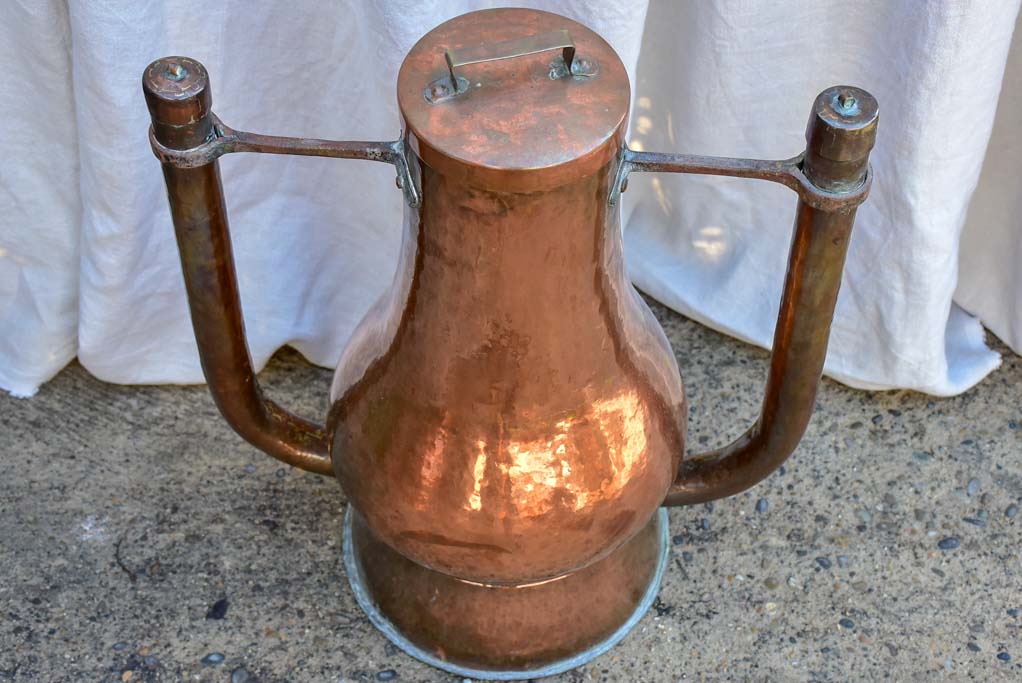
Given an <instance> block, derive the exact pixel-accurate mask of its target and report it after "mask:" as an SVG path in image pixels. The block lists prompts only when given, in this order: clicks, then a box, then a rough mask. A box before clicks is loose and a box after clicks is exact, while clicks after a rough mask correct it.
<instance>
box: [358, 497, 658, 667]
mask: <svg viewBox="0 0 1022 683" xmlns="http://www.w3.org/2000/svg"><path fill="white" fill-rule="evenodd" d="M355 514H356V513H355V511H354V508H353V507H352V506H351V505H350V504H349V505H348V510H347V513H346V514H345V518H344V543H343V556H344V569H345V571H346V572H347V574H348V582H349V584H350V585H351V591H352V593H354V595H355V600H356V601H357V602H358V604H359V606H360V607H361V608H362V611H363V612H365V613H366V616H368V617H369V621H370V622H372V624H373V626H375V627H376V628H377V629H378V630H379V631H380V632H381V633H383V635H384V636H386V637H387V639H388V640H390V642H392V643H393V644H394V645H396V646H397V647H398V648H400V649H401V650H403V651H404V652H405V653H407V654H408V655H411V656H412V657H414V658H415V659H417V660H419V661H420V662H423V663H425V664H428V665H430V666H432V667H435V668H437V669H441V670H443V671H446V672H448V673H452V674H455V675H458V676H465V677H468V678H474V679H478V680H489V681H517V680H526V679H530V678H542V677H544V676H553V675H556V674H559V673H564V672H565V671H570V670H571V669H575V668H578V667H580V666H583V665H584V664H587V663H589V662H590V661H592V660H593V659H595V658H597V657H599V656H600V655H602V654H603V653H605V652H607V651H608V650H609V649H611V648H612V647H614V646H615V645H617V644H618V643H619V642H621V640H623V639H624V637H625V636H627V635H628V633H629V632H630V631H631V630H632V629H633V628H635V626H636V624H638V623H639V620H641V619H642V617H643V616H645V614H646V612H648V611H649V608H650V607H651V606H652V605H653V602H654V601H655V600H656V596H657V594H658V593H659V592H660V583H661V582H662V580H663V576H664V571H665V569H666V567H667V559H668V546H669V544H668V522H667V510H666V509H664V508H660V509H659V510H658V511H657V514H656V537H657V540H658V542H659V549H658V552H657V564H656V569H655V571H654V572H653V577H652V579H651V580H650V582H649V585H648V586H647V587H646V591H645V593H644V594H643V596H642V598H641V600H639V602H638V603H637V605H636V607H635V610H634V611H633V612H632V613H631V615H630V616H629V617H628V619H627V620H626V621H625V622H624V623H623V624H621V626H619V627H618V628H617V630H616V631H614V632H613V633H612V634H611V635H610V636H609V637H607V638H605V639H604V640H602V641H600V642H598V643H596V644H595V645H592V646H590V647H588V648H587V649H585V650H583V651H581V652H579V653H578V654H575V655H573V656H571V657H567V658H564V659H560V660H557V661H554V662H551V663H549V664H546V665H544V666H541V667H538V668H533V669H514V670H511V669H508V670H493V669H474V668H471V667H465V666H460V665H458V664H454V663H452V662H449V661H445V660H443V659H440V658H438V657H437V656H435V655H433V654H432V653H430V652H427V651H426V650H424V649H422V648H421V647H419V646H418V645H416V644H415V643H413V642H412V641H411V640H409V639H408V638H407V637H406V636H405V635H404V634H403V633H401V631H400V630H399V629H398V628H397V626H396V625H395V624H394V623H392V622H391V620H390V619H388V618H387V616H386V615H384V614H383V612H382V611H381V610H380V608H379V607H378V606H377V605H376V603H375V602H374V600H373V598H372V596H371V594H370V591H369V588H368V584H367V583H366V580H365V577H364V576H363V573H362V566H361V563H360V562H359V561H358V557H357V556H356V552H355V542H354V538H353V537H354V534H353V526H354V518H355Z"/></svg>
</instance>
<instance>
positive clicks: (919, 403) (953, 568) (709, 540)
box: [0, 307, 1022, 683]
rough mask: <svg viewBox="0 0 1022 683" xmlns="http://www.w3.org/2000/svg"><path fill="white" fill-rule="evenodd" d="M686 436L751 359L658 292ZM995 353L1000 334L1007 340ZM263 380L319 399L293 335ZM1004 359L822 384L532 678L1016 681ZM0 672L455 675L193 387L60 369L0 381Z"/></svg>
mask: <svg viewBox="0 0 1022 683" xmlns="http://www.w3.org/2000/svg"><path fill="white" fill-rule="evenodd" d="M656 313H657V315H658V316H659V317H660V319H661V321H663V323H664V325H665V327H666V328H667V330H668V333H669V336H670V337H671V340H672V342H673V343H674V345H675V348H676V349H678V350H679V357H678V360H679V363H680V365H681V368H682V372H683V374H684V375H685V378H686V381H687V385H688V387H689V393H690V399H691V403H692V406H693V408H692V416H691V417H692V428H691V433H692V445H693V447H698V448H704V447H709V446H711V445H715V444H721V443H723V442H725V441H727V440H730V439H731V438H732V437H733V436H735V435H737V434H738V433H739V432H740V431H741V430H742V429H744V427H745V425H747V424H748V423H749V422H750V421H751V420H752V419H753V417H754V416H755V414H756V410H757V404H758V398H759V393H760V391H761V388H762V384H763V379H764V373H765V368H766V360H767V354H766V353H765V352H763V351H761V350H758V349H754V348H751V347H749V346H746V345H743V344H741V343H740V342H736V341H734V340H731V339H728V338H726V337H723V336H721V335H718V334H716V333H714V332H711V331H709V330H707V329H705V328H703V327H701V326H699V325H697V324H695V323H692V322H689V321H687V320H685V319H683V318H681V317H680V316H678V315H675V314H673V313H669V312H667V311H665V310H664V309H662V308H660V307H656ZM1003 350H1004V349H1002V351H1003ZM262 379H263V381H264V382H265V385H266V387H267V389H268V393H269V394H270V395H272V396H274V397H276V398H278V399H279V400H280V401H281V402H282V403H283V404H284V405H285V406H289V407H291V408H293V409H294V410H296V411H298V412H300V413H302V414H305V415H309V416H316V415H323V414H325V411H326V398H325V396H326V393H327V386H328V382H329V372H328V371H326V370H322V369H318V368H313V367H310V366H309V365H307V364H306V363H304V362H303V361H302V360H301V359H300V357H298V356H297V354H295V353H293V352H282V353H280V354H278V355H277V357H276V358H275V359H274V361H273V362H272V363H271V365H270V367H269V368H268V369H267V370H266V371H265V372H264V373H263V374H262ZM1020 387H1022V359H1020V358H1019V357H1017V356H1014V355H1010V353H1007V354H1006V355H1005V362H1004V365H1003V367H1002V368H1001V369H999V370H998V371H996V372H995V373H994V374H993V375H992V376H991V377H989V378H988V379H987V380H986V381H984V382H983V383H982V384H981V385H980V386H979V387H978V388H976V389H974V390H972V391H970V392H968V393H967V394H965V395H964V396H960V397H957V398H954V399H945V400H939V399H932V398H929V397H926V396H922V395H919V394H914V393H910V392H897V393H866V392H860V391H853V390H851V389H847V388H845V387H843V386H840V385H838V384H835V383H833V382H829V381H826V382H824V384H823V387H822V390H821V392H820V400H819V407H818V410H817V412H816V415H815V417H814V419H813V422H812V425H811V426H810V428H809V432H808V434H807V435H806V438H805V440H804V441H803V443H802V445H801V447H800V448H799V449H798V451H797V452H796V453H795V455H794V456H793V458H792V459H791V460H790V461H789V463H788V465H787V467H786V468H785V470H784V471H783V472H779V473H777V474H774V475H773V476H772V477H770V478H769V479H768V480H767V481H765V482H764V483H762V484H761V485H759V486H758V487H756V488H755V489H753V490H752V491H750V492H747V493H745V494H741V495H739V496H737V497H735V498H732V499H729V500H725V501H720V502H718V503H716V504H715V505H713V506H712V507H710V506H697V507H693V508H686V509H678V510H672V511H671V529H672V535H673V544H672V547H671V564H670V569H669V571H668V573H667V577H666V579H665V581H664V586H663V591H662V594H661V596H660V599H659V601H658V602H657V603H656V605H655V608H654V609H653V610H651V611H650V612H649V613H648V614H647V615H646V616H645V618H644V619H643V620H642V622H641V623H640V624H639V626H638V628H637V629H636V630H635V631H634V632H633V633H632V634H631V635H630V636H628V638H627V639H625V641H624V642H623V643H622V644H620V645H619V646H618V647H617V648H615V649H614V650H612V651H611V652H610V653H609V654H606V655H604V656H603V657H600V658H599V659H597V660H595V661H593V662H592V663H591V664H589V665H587V666H586V667H584V668H583V669H580V670H576V671H572V672H569V673H567V674H564V675H562V676H559V677H554V678H552V679H549V680H551V681H558V682H566V681H573V682H574V681H591V680H592V681H597V680H598V681H679V680H693V681H702V680H707V681H725V680H726V681H730V680H751V681H761V680H770V681H788V680H792V681H847V680H857V681H859V680H892V681H936V680H951V681H962V680H977V681H1009V680H1016V681H1017V680H1022V629H1020V626H1022V612H1020V610H1022V560H1020V548H1022V516H1017V515H1015V513H1016V512H1017V509H1018V508H1017V507H1016V506H1018V505H1019V504H1020V499H1022V461H1020V458H1019V454H1020V452H1022V390H1020ZM0 457H2V463H3V475H2V477H0V615H2V621H0V681H3V680H15V681H22V680H25V681H28V680H33V681H35V680H38V681H101V680H102V681H176V680H201V681H233V682H234V683H238V682H240V681H255V680H258V681H264V682H268V681H386V680H394V681H456V680H458V679H457V678H455V677H451V676H448V675H445V674H443V673H440V672H438V671H435V670H432V669H430V668H428V667H426V666H424V665H422V664H419V663H418V662H416V661H414V660H412V659H410V658H409V657H407V656H406V655H404V654H403V653H401V652H399V651H397V650H396V649H395V648H394V647H393V646H391V645H389V644H388V642H387V641H386V640H384V638H383V637H382V636H381V635H379V634H378V633H377V632H376V631H375V630H374V629H373V628H372V626H370V624H369V622H368V621H367V620H366V618H365V617H364V616H363V615H362V613H361V612H360V611H359V609H358V607H357V606H356V604H355V601H354V598H353V597H352V594H351V592H350V590H349V589H348V585H347V583H346V580H345V577H344V573H343V570H342V568H341V563H340V557H339V554H340V546H341V520H342V513H343V510H344V505H345V499H344V495H343V494H342V492H341V491H340V489H339V487H338V486H337V485H336V484H334V483H333V482H332V481H329V480H327V479H323V478H320V477H317V476H314V475H308V474H303V473H301V472H299V471H297V470H293V469H290V468H288V467H283V466H281V465H279V464H278V463H277V462H275V461H273V460H271V459H269V458H267V457H265V456H263V455H261V454H259V453H258V452H256V450H255V449H254V448H252V447H250V446H248V445H246V444H244V443H243V442H242V441H241V439H240V438H239V437H237V436H235V435H234V433H233V432H231V431H230V429H229V428H228V427H227V425H226V424H225V423H224V422H223V421H222V420H221V419H220V418H219V416H218V414H217V412H216V409H215V408H214V407H213V404H212V402H211V400H210V398H209V396H208V395H207V393H206V390H205V389H204V388H203V387H171V386H164V387H122V386H112V385H108V384H103V383H101V382H99V381H97V380H95V379H93V378H92V377H90V376H89V375H88V374H86V373H85V372H84V371H83V370H82V369H81V367H79V366H78V365H72V366H70V367H68V368H67V369H66V370H65V371H63V372H62V373H61V374H60V375H59V376H58V377H57V378H56V379H55V380H54V381H52V382H50V383H49V384H47V385H46V386H45V387H43V389H42V390H41V391H40V393H39V395H38V396H36V397H35V398H33V399H29V400H19V399H13V398H10V397H9V396H6V395H4V396H0Z"/></svg>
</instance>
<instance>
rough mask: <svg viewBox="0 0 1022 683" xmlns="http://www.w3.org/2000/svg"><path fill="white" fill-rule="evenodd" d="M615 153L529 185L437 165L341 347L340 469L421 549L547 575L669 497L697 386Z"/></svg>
mask: <svg viewBox="0 0 1022 683" xmlns="http://www.w3.org/2000/svg"><path fill="white" fill-rule="evenodd" d="M614 170H615V169H614V165H613V164H611V165H608V166H607V167H605V168H604V169H603V170H601V172H600V173H598V174H596V175H593V176H590V177H588V178H585V179H583V180H581V181H579V182H577V183H573V184H570V185H564V186H562V187H559V188H557V189H554V190H550V191H548V192H542V193H528V194H513V193H506V192H503V193H498V192H492V191H487V190H479V189H475V188H472V187H467V186H465V185H463V184H461V183H459V182H455V181H452V180H451V179H450V178H448V177H446V176H444V175H440V174H439V173H436V172H434V171H432V170H431V169H429V168H428V167H424V168H423V174H422V183H423V185H422V190H423V197H424V201H423V205H422V209H421V211H420V212H419V213H418V214H416V213H414V212H409V213H408V214H407V217H406V221H405V237H404V246H403V249H402V258H401V263H400V265H399V266H398V276H397V278H396V283H395V285H394V287H393V288H392V290H391V292H390V293H389V294H388V295H387V297H386V298H385V299H384V301H383V302H382V303H381V304H379V305H378V306H377V307H376V308H374V310H373V311H372V312H371V313H370V315H369V316H368V317H367V318H366V320H365V321H364V322H363V324H362V325H361V326H360V329H359V330H358V331H357V332H356V333H355V335H354V338H353V340H352V342H351V343H350V344H349V346H348V348H347V350H346V351H345V352H344V354H343V355H342V357H341V361H340V364H339V366H338V370H337V377H336V380H335V384H334V387H333V391H332V393H331V398H332V400H333V401H334V407H333V410H332V411H331V416H330V422H329V430H330V431H331V433H332V434H333V444H334V448H335V449H336V452H337V453H339V454H343V456H342V457H338V458H336V459H335V461H334V466H335V469H336V471H337V475H338V479H339V480H340V481H341V485H342V486H343V487H344V489H345V490H346V491H347V492H348V495H349V497H350V499H351V501H352V502H353V503H354V504H355V506H356V507H357V508H358V509H359V511H360V512H361V513H362V514H363V515H364V516H365V518H366V520H367V522H368V523H369V525H370V526H371V527H372V528H373V530H374V532H375V533H376V534H378V535H379V537H380V538H382V539H383V540H384V541H385V542H387V543H388V544H390V545H391V546H392V547H394V548H395V549H397V550H398V551H400V552H401V553H403V554H405V555H407V556H408V557H410V558H412V559H413V560H416V561H417V562H420V563H422V564H424V565H426V566H428V567H431V568H433V569H436V570H439V571H444V572H447V573H450V574H453V575H455V576H460V577H462V578H466V579H473V580H476V581H490V582H494V581H500V582H520V581H535V580H539V579H544V578H548V577H551V576H555V575H558V574H562V573H564V572H568V571H571V570H574V569H577V568H579V567H582V566H585V565H586V564H588V563H590V562H592V561H593V560H595V559H597V558H599V557H601V556H603V555H606V554H607V553H608V552H610V551H611V550H613V549H614V548H615V547H617V546H618V545H620V544H621V543H623V542H624V541H626V540H627V539H628V538H629V537H630V536H631V535H632V534H634V533H635V532H636V531H637V530H638V529H640V528H641V527H642V526H643V525H644V524H646V522H647V521H648V520H649V518H650V516H651V515H652V514H653V512H654V511H655V510H656V508H657V507H658V506H659V505H660V504H661V502H662V501H663V498H664V495H665V494H666V492H667V487H668V486H669V485H670V483H671V480H672V479H673V478H674V474H673V473H674V472H675V471H676V469H677V465H678V462H679V459H680V457H681V453H682V449H683V443H684V424H685V408H684V396H683V393H682V388H681V382H680V380H679V378H678V371H677V366H676V363H675V360H674V355H673V353H672V352H671V349H670V346H669V344H668V343H667V339H666V338H665V337H664V335H663V332H662V330H661V329H660V327H659V325H658V324H657V323H656V320H655V319H654V318H653V315H652V314H651V313H650V312H649V309H648V308H647V307H646V305H645V303H644V302H643V301H642V300H641V299H640V298H639V296H638V295H637V294H636V292H635V290H634V288H632V286H631V284H630V283H629V282H628V279H627V277H626V275H625V272H624V266H623V260H622V243H621V231H620V229H619V227H618V225H617V212H612V211H610V210H609V207H608V203H607V194H608V192H609V189H610V180H611V178H613V177H614V173H613V171H614ZM551 292H557V296H551V295H550V293H551Z"/></svg>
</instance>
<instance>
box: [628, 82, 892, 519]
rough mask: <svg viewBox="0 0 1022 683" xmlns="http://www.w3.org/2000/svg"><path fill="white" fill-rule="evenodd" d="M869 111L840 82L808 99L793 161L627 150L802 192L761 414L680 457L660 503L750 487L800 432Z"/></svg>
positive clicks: (812, 395)
mask: <svg viewBox="0 0 1022 683" xmlns="http://www.w3.org/2000/svg"><path fill="white" fill-rule="evenodd" d="M877 117H878V106H877V102H876V100H875V99H874V98H873V96H872V95H870V94H869V93H868V92H866V91H864V90H860V89H858V88H851V87H845V86H840V87H834V88H829V89H827V90H825V91H823V92H822V93H821V94H820V95H819V96H818V97H817V98H816V101H815V103H814V105H813V111H812V115H811V117H810V119H809V125H808V128H807V130H806V140H807V147H806V151H805V154H804V155H803V156H802V157H801V158H799V159H796V160H793V161H794V162H796V163H789V162H745V163H735V162H736V161H737V160H722V159H716V160H713V159H705V158H694V157H683V156H681V155H678V156H677V158H675V159H673V160H672V159H671V155H664V154H659V155H655V154H651V155H647V156H640V154H639V153H632V156H630V157H629V160H628V163H631V164H635V166H634V167H632V168H631V169H630V170H660V171H677V172H697V173H716V174H721V175H738V176H745V177H756V178H763V179H767V180H774V181H777V182H782V183H784V184H787V185H790V186H792V187H794V188H795V189H797V190H798V191H799V195H800V200H799V204H798V210H797V213H796V218H795V230H794V236H793V238H792V243H791V251H790V253H789V257H788V271H787V275H786V276H785V281H784V291H783V295H782V297H781V304H780V309H779V311H778V314H777V325H776V328H775V331H774V342H773V352H772V355H771V358H770V373H769V376H768V378H767V384H766V391H765V396H764V398H763V404H762V409H761V412H760V415H759V419H758V420H757V421H756V423H755V424H754V425H753V426H752V428H751V429H749V430H748V431H747V432H746V433H745V434H743V435H742V436H741V437H739V438H738V439H737V440H735V441H734V442H733V443H731V444H730V445H728V446H725V447H724V448H721V449H718V450H715V451H711V452H708V453H700V454H697V455H693V456H689V457H685V458H683V459H682V462H681V466H680V468H679V471H678V474H677V478H676V479H675V482H674V484H673V485H672V486H671V489H670V491H669V493H668V495H667V498H666V500H665V501H664V504H665V505H670V506H673V505H690V504H693V503H701V502H706V501H710V500H716V499H717V498H723V497H725V496H730V495H733V494H735V493H738V492H740V491H743V490H745V489H747V488H749V487H750V486H753V485H754V484H756V483H758V482H759V481H761V480H762V479H764V478H765V477H766V476H767V475H769V474H770V473H771V472H773V471H774V470H775V469H777V468H778V467H780V465H781V464H782V463H783V462H784V461H785V460H786V459H787V457H788V456H789V455H790V454H791V453H792V451H794V449H795V447H796V446H797V445H798V442H799V441H800V440H801V438H802V435H803V434H804V433H805V429H806V427H807V425H808V424H809V419H810V416H811V415H812V411H813V407H814V405H815V401H816V390H817V386H818V384H819V381H820V377H821V375H822V372H823V364H824V360H825V359H826V356H827V341H828V339H829V336H830V325H831V320H832V319H833V316H834V306H835V304H836V302H837V295H838V290H839V289H840V286H841V272H842V270H843V267H844V262H845V255H846V253H847V249H848V241H849V237H850V235H851V231H852V225H853V223H854V221H855V210H856V207H857V206H858V204H860V203H861V202H862V201H863V200H864V199H865V198H866V194H867V193H868V191H869V183H870V180H871V178H870V176H869V152H870V150H871V149H872V147H873V143H874V141H875V139H876V126H877V120H878V118H877ZM694 160H695V161H694ZM644 165H645V166H646V167H645V168H644V167H643V166H644ZM795 174H799V175H802V178H795ZM793 178H795V179H796V180H798V181H799V182H798V183H794V182H792V179H793Z"/></svg>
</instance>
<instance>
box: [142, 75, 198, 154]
mask: <svg viewBox="0 0 1022 683" xmlns="http://www.w3.org/2000/svg"><path fill="white" fill-rule="evenodd" d="M142 92H143V93H144V94H145V100H146V106H148V107H149V114H150V115H151V116H152V119H153V130H154V132H155V133H156V137H157V139H158V140H159V141H160V142H161V143H162V144H164V145H167V146H168V147H178V148H187V147H191V146H194V145H197V144H199V143H201V142H203V141H204V140H206V139H207V138H208V137H209V135H210V133H211V132H212V126H213V122H212V118H211V117H210V113H211V111H212V106H213V98H212V96H211V95H210V88H209V74H208V73H207V72H206V67H204V66H203V65H202V64H201V63H200V62H197V61H196V60H194V59H191V58H190V57H163V58H161V59H157V60H156V61H155V62H153V63H152V64H150V65H149V66H147V67H146V69H145V71H144V72H143V74H142Z"/></svg>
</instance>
